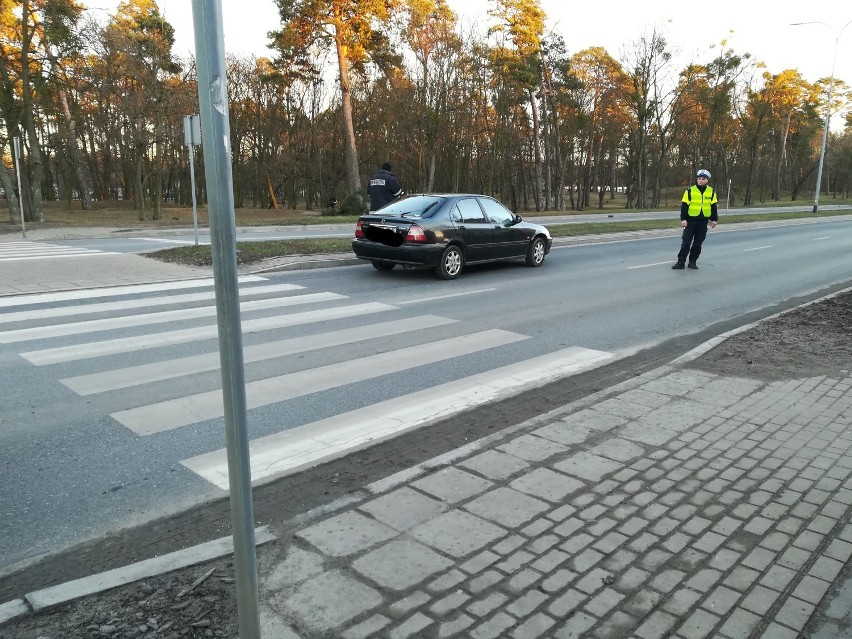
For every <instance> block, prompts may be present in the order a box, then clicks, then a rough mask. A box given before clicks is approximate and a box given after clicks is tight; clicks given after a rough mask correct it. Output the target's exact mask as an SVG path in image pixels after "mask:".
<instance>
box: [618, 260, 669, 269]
mask: <svg viewBox="0 0 852 639" xmlns="http://www.w3.org/2000/svg"><path fill="white" fill-rule="evenodd" d="M671 263H672V261H671V260H666V261H665V262H654V263H653V264H640V265H639V266H628V267H627V270H628V271H629V270H631V269H634V268H648V267H649V266H661V265H663V264H671Z"/></svg>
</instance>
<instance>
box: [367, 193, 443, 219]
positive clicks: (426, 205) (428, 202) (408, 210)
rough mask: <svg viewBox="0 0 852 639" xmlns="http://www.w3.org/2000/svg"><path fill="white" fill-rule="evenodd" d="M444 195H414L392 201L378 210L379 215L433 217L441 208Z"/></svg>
mask: <svg viewBox="0 0 852 639" xmlns="http://www.w3.org/2000/svg"><path fill="white" fill-rule="evenodd" d="M443 201H444V198H442V197H435V196H434V195H412V196H411V197H407V198H405V199H402V200H396V201H395V202H391V203H390V204H388V205H387V206H385V207H383V208H382V209H381V210H380V211H376V213H378V214H379V215H398V216H400V217H421V218H422V217H431V216H432V215H433V214H434V213H435V211H437V210H438V209H439V208H441V206H440V205H441V202H443Z"/></svg>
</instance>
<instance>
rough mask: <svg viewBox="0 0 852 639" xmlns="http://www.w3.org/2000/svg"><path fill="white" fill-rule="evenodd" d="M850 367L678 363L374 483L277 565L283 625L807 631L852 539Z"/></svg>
mask: <svg viewBox="0 0 852 639" xmlns="http://www.w3.org/2000/svg"><path fill="white" fill-rule="evenodd" d="M850 384H852V377H847V378H845V379H827V378H822V377H820V378H812V379H803V380H798V381H792V382H783V383H770V384H761V383H759V382H756V381H754V380H747V379H735V378H726V377H718V376H713V375H710V374H706V373H701V372H697V371H692V370H689V369H688V368H687V369H675V368H663V369H659V370H658V371H656V372H655V373H653V374H649V375H648V376H645V377H643V378H639V379H638V380H633V381H631V382H630V383H628V384H624V385H622V386H621V387H617V388H615V389H611V390H610V391H608V392H607V394H606V395H603V396H602V394H599V395H598V396H595V397H591V398H587V399H586V400H583V402H580V403H578V404H575V405H572V406H570V407H567V408H566V409H563V410H562V411H560V412H558V413H555V414H551V415H548V416H545V417H544V418H539V419H537V420H533V421H532V422H529V423H527V424H524V425H521V426H520V427H518V428H516V429H513V431H512V432H511V433H510V434H505V433H504V434H502V437H501V438H500V439H493V440H488V441H483V442H478V443H476V444H474V445H471V446H469V447H467V448H466V449H462V450H460V451H457V452H456V453H455V454H451V455H446V456H444V457H442V458H438V459H436V460H433V461H432V462H430V463H428V464H425V465H422V466H421V467H418V468H416V469H414V470H412V471H410V472H409V473H408V474H407V475H406V476H404V477H397V478H392V479H391V480H389V481H385V482H381V483H379V484H377V485H374V486H370V487H368V488H369V491H370V494H371V496H370V497H369V498H367V499H364V500H362V501H359V502H357V503H354V504H350V505H348V506H346V507H344V508H342V509H341V510H339V511H338V512H335V513H333V514H331V515H330V516H326V518H324V519H322V520H319V521H313V522H311V523H310V524H309V525H306V526H305V527H303V528H301V529H299V530H298V531H297V532H296V533H295V534H294V535H293V536H292V537H290V538H288V539H286V540H282V542H281V543H280V544H279V551H278V555H277V556H276V557H275V558H274V560H273V561H272V562H271V563H270V561H268V560H267V561H265V562H264V565H262V566H261V568H262V571H261V575H262V577H263V585H262V588H261V591H262V593H263V594H264V596H265V597H266V601H265V605H264V622H265V624H266V627H267V629H271V630H272V631H273V634H274V636H280V637H344V638H346V639H354V638H357V637H388V638H391V639H402V638H405V637H471V638H474V639H485V638H488V637H512V638H513V639H532V638H536V637H555V638H557V639H566V638H569V637H595V638H600V639H605V638H606V639H626V638H633V637H635V638H641V639H655V638H662V637H673V638H677V639H698V638H700V637H725V638H728V639H741V638H746V637H766V638H767V639H787V638H789V639H795V638H796V637H798V636H799V632H800V631H801V630H802V629H803V628H804V626H805V624H806V623H807V622H808V619H809V618H810V617H811V615H812V613H813V612H814V609H815V607H816V606H817V605H818V604H819V602H820V600H821V599H822V598H823V595H825V594H826V592H827V591H828V589H829V588H830V586H831V585H832V582H833V581H834V580H835V578H837V576H838V574H839V573H840V571H841V569H842V568H843V566H844V563H845V562H847V561H848V559H849V557H850V554H852V525H850V523H849V516H850V511H852V479H850V475H851V474H852V454H850V453H852V451H851V450H850V448H852V428H850V424H852V398H850V394H849V392H848V391H849V387H850ZM696 389H700V390H696ZM613 391H615V392H613Z"/></svg>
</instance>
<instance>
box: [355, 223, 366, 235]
mask: <svg viewBox="0 0 852 639" xmlns="http://www.w3.org/2000/svg"><path fill="white" fill-rule="evenodd" d="M355 237H364V231H362V230H361V220H358V223H357V224H356V225H355Z"/></svg>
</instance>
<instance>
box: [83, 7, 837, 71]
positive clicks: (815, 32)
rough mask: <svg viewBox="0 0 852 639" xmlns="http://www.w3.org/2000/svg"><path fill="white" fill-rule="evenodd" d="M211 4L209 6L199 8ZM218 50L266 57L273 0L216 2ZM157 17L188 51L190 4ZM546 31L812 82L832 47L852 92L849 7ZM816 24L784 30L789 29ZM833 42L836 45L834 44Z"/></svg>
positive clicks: (580, 15) (567, 24) (595, 11)
mask: <svg viewBox="0 0 852 639" xmlns="http://www.w3.org/2000/svg"><path fill="white" fill-rule="evenodd" d="M206 1H209V2H214V1H216V0H206ZM118 2H119V0H83V4H84V5H85V6H86V7H88V8H89V9H90V10H91V11H93V12H94V13H95V15H98V16H100V17H101V18H102V19H104V20H105V19H106V16H107V15H108V14H109V13H112V12H114V11H115V9H116V7H117V6H118ZM221 2H222V16H223V25H224V33H225V50H226V51H227V52H232V53H236V54H255V55H258V56H261V55H270V52H269V50H268V49H267V48H266V42H267V37H266V33H267V32H268V31H270V30H272V29H275V28H276V27H277V26H278V24H279V22H278V13H277V10H276V5H275V3H274V2H273V0H221ZM448 2H449V5H450V6H451V8H452V9H453V10H454V11H456V13H458V14H459V16H460V18H461V19H462V20H463V21H465V22H478V23H480V24H481V23H483V22H484V21H485V20H484V19H485V18H486V12H487V10H488V7H489V2H488V0H448ZM157 3H158V5H159V7H160V11H161V13H162V14H163V15H164V16H165V18H166V19H167V20H168V21H169V22H170V23H171V24H172V25H173V26H174V28H175V40H176V41H175V53H177V54H179V55H186V54H188V53H191V52H193V51H194V47H195V44H194V36H193V27H192V2H191V1H190V0H157ZM540 4H541V7H542V8H543V9H544V11H545V13H546V14H547V16H548V21H547V25H548V27H549V28H550V27H552V28H555V30H556V31H557V32H559V33H561V34H562V35H563V37H564V38H565V41H566V44H567V46H568V50H569V52H570V53H575V52H577V51H580V50H582V49H585V48H587V47H590V46H603V47H604V48H606V49H607V51H609V53H610V54H611V55H612V56H613V57H615V58H616V59H618V58H619V57H620V54H621V53H622V52H623V51H624V49H625V48H626V47H627V45H629V44H630V43H631V42H634V41H635V40H636V39H638V38H639V37H640V36H641V35H642V34H643V33H646V32H647V31H649V30H650V29H652V28H654V27H657V28H658V30H660V31H661V32H662V33H664V34H665V36H666V38H667V40H668V41H669V43H670V44H671V45H673V47H674V48H675V49H676V50H678V51H679V52H680V55H679V57H678V60H679V61H681V62H682V64H681V65H680V66H679V67H678V68H680V67H682V66H685V65H686V64H688V63H689V62H692V61H696V62H706V61H709V60H711V59H712V58H713V57H715V56H714V52H713V51H711V49H710V47H711V45H716V47H717V50H718V45H719V44H720V43H721V42H722V40H724V39H726V40H727V41H728V46H729V47H731V48H733V50H734V51H735V52H736V53H746V52H748V53H751V54H752V56H753V58H755V59H757V60H759V61H762V62H764V63H765V64H766V67H767V70H768V71H769V72H771V73H780V72H781V71H783V70H785V69H798V70H799V72H800V73H801V74H802V76H803V77H804V78H805V80H807V81H809V82H815V81H816V80H818V79H820V78H825V77H828V76H830V75H831V67H832V56H833V55H834V52H835V43H836V44H837V46H836V64H835V72H834V76H835V78H838V79H841V80H844V81H845V82H846V83H847V84H848V85H852V24H849V26H848V27H846V29H845V30H844V31H843V32H842V33H839V32H840V30H841V29H842V28H843V27H844V25H846V24H847V23H849V22H850V21H852V2H849V0H821V1H820V2H807V1H805V0H775V1H774V2H771V1H767V0H762V1H761V0H715V1H714V2H703V3H699V4H694V5H690V4H689V3H686V2H681V1H675V0H653V2H649V1H645V0H633V1H627V0H604V1H603V2H600V3H598V2H569V1H568V0H540ZM811 21H812V22H823V23H825V24H813V25H807V26H790V23H793V22H811ZM838 34H839V36H840V37H839V39H838Z"/></svg>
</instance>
